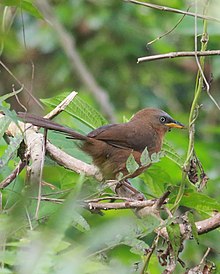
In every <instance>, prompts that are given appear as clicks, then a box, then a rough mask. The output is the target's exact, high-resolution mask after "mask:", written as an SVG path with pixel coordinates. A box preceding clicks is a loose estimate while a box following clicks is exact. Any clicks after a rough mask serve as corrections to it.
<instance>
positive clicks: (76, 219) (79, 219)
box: [73, 211, 90, 232]
mask: <svg viewBox="0 0 220 274" xmlns="http://www.w3.org/2000/svg"><path fill="white" fill-rule="evenodd" d="M73 226H74V227H75V228H77V229H78V230H79V231H82V232H84V231H89V230H90V226H89V224H88V223H87V221H86V219H85V218H83V216H82V215H80V214H79V213H78V212H77V211H73Z"/></svg>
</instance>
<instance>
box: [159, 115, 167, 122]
mask: <svg viewBox="0 0 220 274" xmlns="http://www.w3.org/2000/svg"><path fill="white" fill-rule="evenodd" d="M160 122H161V123H163V124H164V123H165V122H166V117H164V116H161V117H160Z"/></svg>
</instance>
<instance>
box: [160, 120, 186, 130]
mask: <svg viewBox="0 0 220 274" xmlns="http://www.w3.org/2000/svg"><path fill="white" fill-rule="evenodd" d="M165 125H166V126H167V127H169V128H186V127H185V126H184V125H183V124H181V123H180V122H178V121H175V120H173V121H172V122H170V123H166V124H165Z"/></svg>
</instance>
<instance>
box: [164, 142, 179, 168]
mask: <svg viewBox="0 0 220 274" xmlns="http://www.w3.org/2000/svg"><path fill="white" fill-rule="evenodd" d="M163 151H164V152H165V156H166V157H167V158H169V159H170V160H171V161H173V162H174V163H176V164H177V165H178V166H179V167H182V166H183V164H184V160H183V158H182V157H181V156H180V155H179V154H178V153H177V152H176V151H175V149H174V148H173V147H172V146H171V145H170V144H169V143H168V142H166V141H165V142H164V144H163Z"/></svg>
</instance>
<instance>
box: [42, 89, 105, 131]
mask: <svg viewBox="0 0 220 274" xmlns="http://www.w3.org/2000/svg"><path fill="white" fill-rule="evenodd" d="M67 95H68V93H63V94H61V95H59V96H56V97H52V98H48V99H41V101H42V102H43V103H44V104H45V105H47V106H49V107H52V108H54V107H56V106H57V105H59V104H60V103H61V102H62V101H63V100H64V99H65V98H66V96H67ZM65 112H67V113H68V114H69V115H71V116H73V117H74V118H76V119H78V120H79V121H81V122H83V123H84V124H86V125H87V126H89V127H91V128H92V129H94V128H98V127H101V126H103V125H105V124H107V121H106V120H105V118H104V117H103V116H102V115H101V114H100V113H99V112H98V111H97V110H96V109H95V108H94V107H92V106H90V105H89V104H88V103H86V102H85V101H84V100H83V99H81V98H80V97H79V96H76V97H75V98H74V99H73V101H72V102H71V103H70V104H69V105H68V106H67V107H66V108H65Z"/></svg>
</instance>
